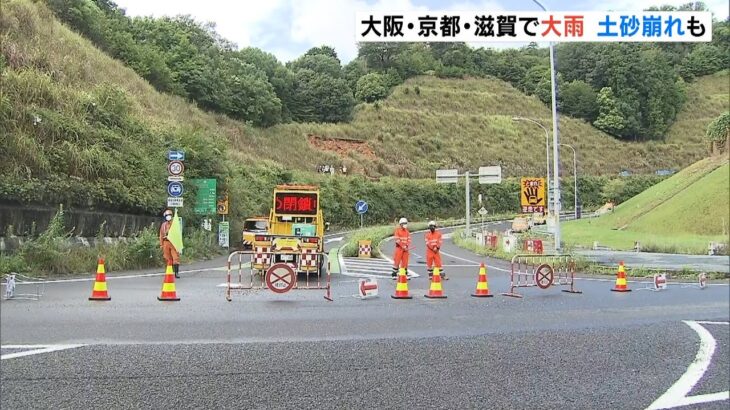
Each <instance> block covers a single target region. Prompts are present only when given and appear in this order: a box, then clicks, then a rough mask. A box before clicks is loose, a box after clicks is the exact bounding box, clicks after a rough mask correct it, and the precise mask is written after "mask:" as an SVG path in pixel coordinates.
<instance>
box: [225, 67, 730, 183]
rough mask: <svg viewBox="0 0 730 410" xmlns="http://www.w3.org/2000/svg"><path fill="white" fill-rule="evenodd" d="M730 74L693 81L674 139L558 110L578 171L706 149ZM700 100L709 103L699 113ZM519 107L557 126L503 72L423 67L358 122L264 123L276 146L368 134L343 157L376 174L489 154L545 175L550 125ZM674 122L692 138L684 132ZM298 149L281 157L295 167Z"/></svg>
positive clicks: (642, 163) (693, 157)
mask: <svg viewBox="0 0 730 410" xmlns="http://www.w3.org/2000/svg"><path fill="white" fill-rule="evenodd" d="M727 76H728V74H727V72H725V74H723V75H713V76H711V77H709V78H707V79H705V78H703V79H699V80H697V82H696V83H694V84H691V85H690V86H689V91H688V94H689V97H688V98H689V101H690V104H688V106H687V108H686V113H685V112H683V113H682V114H681V115H680V118H679V120H678V121H677V122H676V123H675V124H674V125H673V126H672V128H671V129H670V133H669V134H668V135H669V137H668V142H666V143H662V142H659V141H649V142H622V141H619V140H616V139H614V138H612V137H610V136H609V135H607V134H605V133H603V132H601V131H598V130H597V129H596V128H594V127H592V126H591V125H590V124H588V123H586V122H584V121H581V120H577V119H573V118H570V117H567V116H560V140H561V143H564V144H569V145H571V146H573V147H574V148H575V149H576V151H577V155H578V172H579V175H617V174H618V173H619V172H621V171H622V170H630V171H632V172H634V173H654V172H655V171H656V170H659V169H676V168H681V167H684V166H687V165H689V164H691V163H692V162H695V161H697V160H699V159H701V158H702V157H704V156H705V155H706V153H707V142H706V140H705V138H704V132H705V131H704V130H705V128H706V126H707V124H708V123H709V122H710V121H712V119H714V118H715V117H716V116H717V115H719V114H720V113H721V112H722V110H723V109H726V105H725V106H723V105H722V101H723V100H722V99H721V98H720V97H722V96H724V99H725V102H726V101H727V98H728V95H727V87H726V84H727V81H728V77H727ZM695 87H700V88H701V89H702V90H706V89H713V87H714V89H713V91H712V93H716V94H715V95H716V96H715V97H712V99H710V100H708V99H707V98H706V97H705V96H704V95H703V94H702V93H701V92H699V91H695ZM703 92H704V91H703ZM723 93H724V94H723ZM694 107H701V109H702V111H701V112H697V113H695V111H694ZM516 116H521V117H526V118H533V119H537V120H538V121H540V122H541V123H542V124H544V126H545V127H546V128H548V129H550V123H551V114H550V109H549V108H548V107H547V106H546V105H545V104H543V103H542V102H541V101H539V100H538V99H537V98H536V97H526V96H525V95H524V94H523V93H522V92H520V91H519V90H518V89H515V88H513V87H511V86H510V85H509V84H506V83H504V82H502V81H500V80H497V79H493V78H487V79H463V80H456V79H437V78H433V77H427V76H423V77H416V78H412V79H410V80H408V81H406V82H405V84H403V85H400V86H398V87H396V88H395V89H394V90H393V91H392V92H391V94H390V96H389V97H388V98H386V99H385V100H383V101H378V102H376V103H373V104H361V105H359V106H358V108H357V110H356V113H355V116H354V119H353V121H352V122H350V123H347V124H280V125H276V126H273V127H270V128H267V129H264V130H260V131H259V132H260V135H261V136H263V138H260V140H261V143H262V144H264V146H265V147H267V148H268V149H275V146H276V145H277V144H278V142H277V141H280V140H282V139H286V140H287V141H293V142H294V141H298V140H302V141H303V140H304V138H303V136H305V135H310V134H313V135H318V136H321V137H323V138H329V139H331V140H333V141H334V140H336V139H338V138H342V139H348V140H360V141H365V142H366V145H367V147H369V148H370V149H371V150H372V153H373V155H371V156H368V155H365V154H362V153H358V152H354V151H350V152H348V153H347V154H346V155H343V157H342V159H341V162H340V161H337V162H335V164H340V163H344V164H346V165H347V167H348V169H351V170H352V171H353V172H357V173H365V174H366V175H369V176H373V177H378V176H381V175H395V176H401V177H411V178H433V175H435V170H436V169H439V168H450V167H454V168H456V167H460V168H462V169H464V168H467V167H468V168H470V169H472V170H476V169H477V168H478V167H479V166H484V165H485V164H486V163H487V162H489V164H501V165H502V172H503V174H504V175H505V176H522V175H535V176H539V175H544V173H545V156H544V152H545V148H544V147H545V134H544V132H543V130H542V129H540V128H539V127H538V126H536V125H535V124H532V123H529V122H524V121H519V122H518V121H512V117H516ZM675 128H679V129H682V130H683V132H686V133H687V135H688V137H687V138H686V139H683V138H682V137H681V136H680V134H679V133H677V132H674V129H675ZM238 146H239V147H240V148H241V149H244V148H248V147H249V146H248V145H243V144H240V145H238ZM296 146H299V145H296ZM296 158H298V157H297V156H294V157H287V158H284V159H283V161H284V162H285V165H286V166H288V167H296V166H297V161H296ZM487 159H488V160H487ZM572 161H573V158H572V153H571V151H570V150H569V149H567V148H566V149H564V150H562V155H561V167H562V168H563V169H567V170H572V167H573V164H572Z"/></svg>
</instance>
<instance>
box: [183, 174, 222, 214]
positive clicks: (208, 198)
mask: <svg viewBox="0 0 730 410" xmlns="http://www.w3.org/2000/svg"><path fill="white" fill-rule="evenodd" d="M190 182H191V183H192V184H193V185H195V186H196V187H197V195H196V196H195V208H193V212H195V213H196V214H197V215H215V214H216V205H217V199H218V197H217V196H216V180H215V179H191V180H190Z"/></svg>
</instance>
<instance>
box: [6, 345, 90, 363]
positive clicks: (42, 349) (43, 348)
mask: <svg viewBox="0 0 730 410" xmlns="http://www.w3.org/2000/svg"><path fill="white" fill-rule="evenodd" d="M81 346H85V345H4V346H3V345H0V348H3V349H32V350H26V351H23V352H17V353H8V354H4V355H2V356H0V360H7V359H15V358H17V357H23V356H31V355H34V354H42V353H50V352H57V351H59V350H66V349H74V348H77V347H81Z"/></svg>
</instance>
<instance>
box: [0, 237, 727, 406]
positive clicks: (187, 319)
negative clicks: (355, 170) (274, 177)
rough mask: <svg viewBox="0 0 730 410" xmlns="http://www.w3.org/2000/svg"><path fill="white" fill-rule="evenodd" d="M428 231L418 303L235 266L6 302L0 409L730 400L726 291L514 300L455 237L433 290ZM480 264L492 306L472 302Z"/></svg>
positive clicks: (528, 292)
mask: <svg viewBox="0 0 730 410" xmlns="http://www.w3.org/2000/svg"><path fill="white" fill-rule="evenodd" d="M420 235H421V234H415V235H414V239H415V244H416V249H415V250H414V255H413V257H412V261H413V262H412V266H411V269H412V270H413V271H414V272H415V273H417V274H419V275H420V276H419V277H414V278H413V279H411V280H410V281H409V282H408V286H409V291H410V293H411V294H412V296H413V299H411V300H394V299H392V298H391V297H390V295H391V294H392V293H393V291H394V287H395V283H394V281H392V280H390V279H389V278H382V279H379V280H378V284H379V287H380V289H379V296H378V297H376V298H373V299H369V300H361V299H359V298H357V297H355V296H354V295H355V294H356V292H357V286H358V278H357V277H354V276H352V275H357V272H353V271H350V270H348V271H347V275H344V274H343V275H337V276H336V277H335V278H333V282H332V296H333V299H334V301H333V302H328V301H326V300H325V299H324V298H323V296H324V292H323V291H321V290H298V291H291V292H289V293H286V294H283V295H275V294H273V293H272V292H271V291H267V290H258V291H240V292H237V293H234V294H233V298H232V301H231V302H227V301H226V300H225V287H222V286H220V285H221V284H223V283H224V282H225V273H226V272H225V270H224V269H223V266H224V263H223V260H221V259H217V260H214V261H209V262H206V263H202V264H198V265H196V266H191V267H187V266H184V267H181V271H182V272H183V273H182V278H181V279H179V280H178V281H177V282H176V289H177V293H178V296H179V297H180V298H181V300H180V301H179V302H160V301H158V300H157V296H158V295H159V293H160V289H161V281H162V276H161V275H160V273H161V272H156V273H157V274H156V275H153V276H136V275H137V273H136V272H120V273H116V272H110V273H109V276H110V279H109V280H108V288H109V294H110V296H111V297H112V300H111V301H106V302H92V301H88V296H89V295H90V293H91V289H92V286H93V281H89V280H84V281H66V282H57V283H52V284H47V285H46V287H45V293H44V295H43V297H42V298H41V299H40V300H37V301H22V300H8V301H5V300H3V301H2V305H1V307H2V309H0V319H1V322H0V330H1V332H0V346H1V349H0V350H2V356H3V359H2V374H1V376H0V387H1V388H2V395H1V396H2V398H1V399H0V406H1V407H2V408H3V409H6V408H7V409H19V408H77V407H80V406H84V407H90V408H150V409H152V408H162V407H178V408H247V409H248V408H312V407H317V408H338V409H339V408H363V409H364V408H394V409H395V408H398V409H401V408H416V407H422V408H459V409H461V408H504V409H510V408H519V409H533V408H534V409H552V408H554V409H572V408H575V409H585V408H601V409H604V408H612V409H613V408H617V409H624V408H626V409H634V408H636V409H645V408H649V407H651V406H652V405H654V407H653V408H661V407H666V408H673V407H676V406H681V405H683V404H687V403H692V402H696V404H691V405H689V406H686V407H682V408H690V409H692V408H694V409H700V408H701V409H706V408H707V409H724V408H727V405H728V400H727V399H726V396H727V392H728V390H730V385H729V384H730V382H728V380H730V378H729V377H728V375H730V364H729V363H728V362H729V360H730V359H729V352H728V347H729V343H730V340H729V339H730V337H729V333H730V331H729V327H730V326H728V324H727V323H728V321H729V320H730V318H729V316H730V314H729V313H728V312H729V309H730V294H729V293H728V287H727V286H726V285H722V284H713V286H708V287H706V288H705V289H702V290H700V289H699V288H697V287H689V285H687V287H682V285H670V286H669V289H668V290H666V291H661V292H652V291H649V290H639V289H640V288H641V287H644V286H646V284H644V283H636V282H630V284H629V285H630V287H631V288H632V289H633V291H632V292H629V293H616V292H611V291H610V290H609V289H610V288H611V287H612V286H613V283H612V282H611V280H610V278H609V279H602V278H587V279H579V280H578V282H577V286H578V288H579V289H580V290H582V291H583V293H582V294H567V293H562V292H560V291H559V289H553V288H551V289H548V290H540V289H535V288H530V289H525V290H524V292H523V293H524V295H525V297H524V298H523V299H515V298H508V297H504V296H501V295H499V293H500V292H503V291H504V290H505V289H506V288H507V287H508V276H507V273H506V272H505V271H506V270H507V269H506V265H505V264H504V262H501V261H492V260H488V259H483V258H481V257H478V256H476V255H473V254H471V253H469V252H467V251H464V250H461V249H459V248H456V247H455V246H453V244H451V243H448V241H447V243H446V244H445V246H444V249H443V250H444V252H446V253H447V255H445V256H446V258H445V261H444V262H445V264H446V265H447V266H445V270H446V271H447V273H448V275H449V277H450V279H449V280H448V281H446V282H444V290H445V293H446V294H447V296H448V298H447V299H441V300H430V299H426V298H424V297H423V295H424V294H425V293H426V292H427V290H428V287H429V282H428V279H427V276H426V271H425V266H424V265H423V264H422V263H420V261H421V258H420V256H422V255H423V245H422V243H421V241H422V236H420ZM328 245H329V246H337V245H338V243H337V242H332V243H329V244H328ZM389 246H392V244H389V243H386V245H385V247H386V249H389ZM482 261H485V262H487V265H488V275H489V288H490V291H491V292H492V293H494V294H495V295H496V296H494V297H492V298H473V297H471V296H470V293H471V292H473V291H474V288H475V285H476V279H477V273H478V266H479V263H481V262H482ZM376 272H377V271H376ZM143 273H148V272H143ZM114 276H125V277H126V278H114ZM85 279H89V278H85ZM588 279H591V280H588ZM92 280H93V279H92ZM667 406H668V407H667Z"/></svg>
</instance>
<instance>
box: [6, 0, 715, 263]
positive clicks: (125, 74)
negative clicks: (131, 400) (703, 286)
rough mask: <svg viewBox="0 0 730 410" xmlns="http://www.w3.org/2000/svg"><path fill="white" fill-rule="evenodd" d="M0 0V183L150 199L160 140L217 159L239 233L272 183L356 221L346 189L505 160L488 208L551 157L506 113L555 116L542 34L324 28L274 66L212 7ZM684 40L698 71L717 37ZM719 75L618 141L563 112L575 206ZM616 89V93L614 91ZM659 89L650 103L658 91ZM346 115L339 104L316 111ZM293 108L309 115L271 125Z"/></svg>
mask: <svg viewBox="0 0 730 410" xmlns="http://www.w3.org/2000/svg"><path fill="white" fill-rule="evenodd" d="M0 1H2V10H3V13H2V14H1V15H0V42H1V43H2V44H3V47H2V55H0V80H1V84H2V87H1V88H0V146H2V147H3V149H2V150H0V174H1V175H2V176H3V178H2V179H1V180H0V199H2V200H4V201H12V202H16V203H21V204H27V203H41V204H59V203H62V204H64V206H66V207H78V208H85V209H92V210H93V209H103V210H110V211H120V212H127V213H144V214H158V213H159V212H160V211H161V210H162V208H163V205H164V203H165V201H164V198H165V197H166V192H165V189H164V180H165V175H166V172H165V165H166V159H165V155H164V154H165V152H166V151H167V150H168V149H170V148H176V149H183V150H185V152H186V162H185V165H186V172H185V177H186V179H190V178H216V179H217V180H218V187H219V193H223V192H224V191H227V192H228V193H229V197H230V199H231V202H230V215H229V218H230V220H231V221H232V224H233V225H232V227H231V237H232V241H233V242H234V243H235V241H236V240H237V238H238V236H239V234H238V232H240V230H241V226H240V224H241V223H242V220H243V219H244V217H246V216H251V215H257V214H266V213H267V212H268V207H269V204H270V203H271V193H272V190H273V187H274V186H275V185H276V184H280V183H292V182H296V183H310V182H311V183H318V184H320V185H321V186H322V195H323V200H322V204H323V207H324V211H325V218H326V219H327V220H328V221H330V222H331V223H332V224H333V225H335V226H353V225H356V224H357V223H358V217H357V215H356V214H355V213H354V212H353V209H352V207H353V204H354V203H355V201H356V200H357V199H365V200H367V201H368V202H370V204H371V209H370V211H369V213H368V214H367V216H366V223H368V224H387V223H390V222H391V221H393V220H394V219H395V218H398V217H400V216H402V215H405V216H407V217H408V218H409V219H414V220H428V219H432V218H439V219H443V218H450V217H459V216H461V214H462V212H463V211H462V210H463V207H464V199H463V185H462V184H459V185H442V184H436V183H435V182H434V180H433V179H434V178H433V176H434V171H435V169H437V168H444V167H448V168H451V167H459V168H461V169H466V168H469V169H471V170H476V168H477V167H479V166H482V165H492V164H500V165H502V168H503V175H504V176H505V180H504V182H503V183H502V184H499V185H476V184H473V185H472V192H473V195H474V197H473V198H472V200H473V203H476V201H475V199H476V195H478V194H479V193H482V194H484V195H485V197H486V201H487V202H486V206H487V208H488V209H489V211H490V213H495V212H496V213H502V212H513V211H515V210H516V209H517V202H518V196H517V192H518V190H517V179H516V177H519V176H523V175H538V176H539V175H542V173H543V172H544V171H543V170H544V157H543V156H542V154H541V153H542V152H544V145H543V141H544V139H543V138H544V137H543V134H542V130H541V129H539V128H538V127H536V126H534V125H533V124H529V123H524V122H513V121H512V120H511V117H513V116H525V117H529V118H535V119H538V120H540V121H541V122H542V123H543V124H545V125H546V126H547V127H548V128H550V127H549V123H550V110H549V109H548V107H547V106H546V105H545V104H544V102H543V101H541V100H540V99H541V98H542V99H543V100H544V96H545V89H546V88H545V87H546V84H547V85H549V83H546V82H545V77H544V75H545V70H544V64H545V61H546V59H547V50H545V49H537V48H536V47H533V46H530V47H526V48H525V49H523V50H506V51H499V52H498V51H491V50H483V49H482V50H472V49H469V48H468V47H466V48H465V46H464V45H459V44H430V45H429V44H400V45H396V44H368V45H363V48H362V49H361V50H360V57H359V58H358V59H356V60H355V61H353V62H351V63H349V64H347V65H346V66H344V67H342V66H341V64H340V61H339V60H338V58H337V55H336V53H334V50H333V49H331V48H330V47H327V46H322V47H316V48H313V49H311V50H309V51H308V52H307V53H306V54H305V55H303V56H302V57H300V58H298V59H296V60H295V61H292V62H289V63H287V64H286V65H284V64H281V63H280V62H278V61H276V59H275V58H274V57H273V56H272V55H271V54H268V53H265V52H263V51H261V50H258V49H254V48H247V49H243V50H236V49H235V47H234V46H233V45H231V44H229V43H227V42H226V41H225V40H223V39H221V38H219V37H217V35H216V34H215V32H214V31H213V30H212V28H211V27H210V26H206V25H202V24H200V23H197V22H195V21H193V20H191V19H190V18H186V17H177V18H161V19H152V18H139V19H130V18H128V17H126V16H124V15H123V13H122V12H121V11H120V10H119V9H118V8H116V6H115V5H114V4H113V3H111V2H107V1H91V0H47V1H45V2H44V1H37V2H36V1H30V0H0ZM54 13H55V14H54ZM58 19H61V20H62V21H64V24H62V23H60V22H59V20H58ZM724 24H725V23H719V24H718V27H725V26H724ZM69 27H71V28H72V29H73V30H76V32H73V31H71V29H69ZM77 33H81V34H77ZM715 37H717V38H721V37H718V36H715ZM710 45H712V46H714V47H720V46H721V44H715V43H712V44H710ZM97 47H98V48H97ZM631 47H634V46H633V45H632V46H631ZM636 47H638V48H637V50H638V51H637V50H633V49H632V50H633V51H632V52H634V51H635V52H636V53H637V54H638V55H639V56H644V55H645V54H646V53H648V54H646V55H651V53H656V52H658V51H657V50H654V49H651V47H652V46H650V45H641V46H639V45H636ZM647 47H648V49H647ZM694 47H695V46H694V45H688V46H687V48H685V49H682V50H674V51H672V50H668V51H667V50H664V51H662V53H668V54H667V55H670V56H673V57H672V58H670V59H669V60H670V61H671V63H672V64H670V66H671V67H674V68H676V67H678V65H677V64H680V65H681V64H682V61H684V59H685V57H686V56H687V55H689V54H687V53H692V52H693V51H692V50H694ZM100 49H101V50H103V52H102V51H100ZM697 53H698V55H697V57H692V58H694V59H695V60H696V61H695V62H693V64H695V65H697V64H699V65H698V67H704V68H701V69H697V70H695V71H693V72H696V73H711V72H712V70H713V68H712V67H714V66H713V65H712V64H710V65H707V66H705V63H703V61H710V62H712V61H715V60H714V57H712V55H714V54H712V53H707V50H705V51H703V53H704V54H702V53H700V52H697ZM612 55H613V57H612V58H616V55H615V53H614V54H612ZM662 56H664V57H661V56H658V57H656V58H666V55H664V54H662ZM707 56H710V57H712V58H705V57H707ZM594 57H595V56H594ZM700 57H703V58H700ZM565 58H566V64H563V63H561V67H563V68H565V69H566V70H568V69H569V68H570V67H571V65H570V64H568V62H569V61H574V60H571V59H570V58H569V57H565ZM642 58H644V57H642ZM591 61H593V60H591ZM611 61H613V60H611ZM642 61H645V60H642ZM605 63H606V64H607V63H608V60H606V62H605ZM700 63H701V64H700ZM124 64H126V66H125V65H124ZM713 64H714V63H713ZM535 67H537V68H535ZM708 67H709V68H708ZM573 69H575V67H573ZM644 74H645V75H646V76H647V84H649V83H651V84H655V82H656V81H660V82H661V81H664V80H662V79H667V78H670V77H671V79H672V81H674V77H673V75H671V73H668V72H666V70H664V69H663V68H662V69H658V70H657V71H651V72H644ZM561 75H563V76H564V77H565V81H567V82H566V83H565V85H564V86H563V85H561V87H566V88H564V89H561V95H564V96H565V98H564V99H563V100H561V101H560V104H561V107H562V108H561V110H562V109H564V110H565V112H569V113H571V114H573V115H576V116H579V117H586V118H588V117H590V116H598V115H600V111H601V106H600V104H598V103H597V99H598V97H599V95H600V90H599V89H597V88H596V87H598V85H597V84H594V83H592V82H591V81H588V78H587V76H589V73H587V72H586V73H582V74H581V73H572V74H569V73H568V72H567V71H566V72H564V73H562V74H561ZM616 75H618V71H617V72H616V73H611V74H607V76H605V82H606V83H607V84H608V85H609V86H610V84H613V83H614V82H616V81H618V80H617V79H616V78H614V77H615V76H616ZM727 76H728V73H727V71H724V72H720V73H715V74H711V75H709V76H707V77H699V78H697V79H696V80H693V81H692V82H688V83H687V85H686V87H687V99H688V103H687V105H686V108H685V109H684V111H682V112H680V114H679V116H678V117H677V121H676V122H675V123H674V124H673V125H672V126H671V128H670V130H669V132H668V134H667V142H666V143H662V142H659V141H649V142H626V141H618V140H616V139H614V138H612V137H611V136H609V135H608V134H605V133H603V132H601V131H598V130H596V129H595V128H594V127H593V126H591V125H590V124H589V123H587V122H585V121H583V120H579V119H574V118H570V117H567V116H564V115H563V116H561V117H560V127H561V128H560V129H561V142H563V143H569V144H571V145H573V146H574V147H575V148H576V149H577V150H578V166H579V173H580V175H581V177H580V179H579V187H580V190H581V202H582V203H583V205H584V207H585V208H591V207H597V206H599V205H601V204H602V203H603V202H604V201H605V200H606V199H615V200H617V201H621V200H624V199H626V198H628V197H630V196H632V195H634V194H635V193H637V192H638V190H640V189H643V188H645V187H648V186H650V185H652V184H653V183H656V182H657V181H659V180H661V179H662V178H661V177H656V176H653V175H652V176H641V177H632V178H625V179H623V178H616V177H614V178H609V177H607V176H600V175H614V176H615V175H616V174H617V173H618V172H619V171H620V170H622V169H629V170H632V171H634V172H637V173H653V172H654V171H655V170H656V169H658V168H672V167H677V166H683V165H686V164H688V161H690V160H695V159H698V158H699V157H702V156H703V155H704V153H705V152H706V144H707V141H706V140H705V139H704V133H705V129H706V127H707V124H708V123H709V122H710V121H712V120H713V119H714V118H716V117H717V116H718V115H720V114H721V113H722V112H724V111H726V110H727V106H726V104H725V103H726V101H727V93H726V92H725V91H726V89H727V88H726V84H727ZM439 77H441V78H439ZM461 77H464V78H461ZM475 77H480V78H475ZM535 79H537V81H534V80H535ZM568 80H569V81H568ZM650 80H651V81H650ZM505 81H508V82H509V83H506V82H505ZM602 81H603V80H602ZM652 81H653V82H652ZM667 81H668V80H667ZM671 84H674V85H676V82H671ZM599 85H600V84H599ZM668 89H670V91H671V89H673V86H668ZM160 91H161V92H160ZM523 91H524V92H527V93H530V94H534V95H533V96H529V97H526V96H525V94H524V93H523ZM645 91H646V90H645ZM612 92H613V98H614V99H615V98H617V97H616V96H617V95H619V94H620V93H617V92H616V90H613V91H612ZM642 92H643V91H642ZM605 93H608V92H604V94H605ZM386 95H387V97H386ZM661 95H662V97H661V98H662V101H658V102H657V104H659V103H662V104H663V103H666V101H664V99H665V98H668V97H667V96H666V95H664V94H661ZM384 97H385V98H384ZM639 97H641V96H639ZM639 97H637V98H639ZM642 98H643V97H641V98H639V99H638V101H639V105H641V104H644V102H642V101H644V100H642ZM594 100H595V101H594ZM190 101H192V102H194V103H195V104H197V106H195V105H193V104H191V103H190ZM356 101H364V102H363V103H361V104H359V105H355V102H356ZM368 101H372V102H368ZM619 102H620V101H619ZM660 105H661V104H660ZM618 106H620V104H618ZM198 107H200V108H198ZM662 107H665V106H664V105H662ZM641 109H643V108H641ZM204 110H207V111H209V112H205V111H204ZM660 111H661V112H660V113H658V114H657V115H658V116H659V117H661V118H662V121H659V122H658V123H657V124H660V123H661V124H669V123H671V120H670V118H669V117H667V115H669V114H668V111H667V112H665V111H664V108H662V109H661V110H660ZM670 111H671V110H670ZM604 112H605V107H604ZM609 113H610V110H609ZM622 115H623V114H622ZM351 117H352V118H353V119H352V121H351V122H350V123H340V124H322V123H320V122H325V121H343V120H347V119H349V118H351ZM659 117H656V118H659ZM239 120H240V121H239ZM288 121H310V122H301V123H298V122H295V123H288V124H281V122H288ZM272 124H276V125H273V126H270V125H272ZM650 125H651V124H649V125H646V124H641V123H640V124H639V125H637V126H638V127H648V126H650ZM257 126H261V127H266V126H269V127H268V128H257ZM675 130H681V131H675ZM642 132H643V131H642ZM309 135H318V136H322V137H323V138H324V139H325V140H326V141H327V142H334V143H336V142H338V141H337V139H338V138H342V139H348V140H355V141H363V142H364V144H362V145H363V146H364V149H363V150H362V151H360V150H349V151H348V150H331V151H328V150H327V149H322V148H319V147H316V146H314V145H312V144H311V143H310V141H309V140H308V137H309ZM685 135H686V137H685ZM647 136H649V135H647ZM647 136H643V135H638V136H637V139H638V140H642V139H645V137H647ZM561 160H562V163H561V167H562V168H563V169H568V170H569V169H572V158H570V155H567V152H565V151H564V153H563V155H562V156H561ZM322 164H331V165H335V166H340V165H346V166H347V168H348V175H347V176H341V175H337V176H334V177H329V176H327V177H325V176H323V175H320V174H314V173H313V171H314V170H315V169H316V168H317V166H318V165H322ZM399 177H401V178H399ZM411 178H412V179H411ZM191 187H192V186H191V185H186V192H185V203H186V207H185V208H184V209H182V216H183V217H184V218H185V220H186V226H188V227H195V226H198V225H199V222H200V218H201V217H200V216H197V215H193V214H192V205H193V198H194V196H195V192H194V190H193V189H190V188H191ZM562 187H564V189H565V191H564V200H565V203H566V204H569V203H572V198H573V196H572V176H570V175H564V179H563V182H562ZM188 204H189V205H188ZM214 230H215V227H214ZM193 234H196V233H195V229H191V230H190V235H193ZM196 235H197V234H196ZM201 235H202V233H201ZM192 237H193V236H191V238H192ZM135 258H136V257H132V256H130V257H128V258H127V259H131V260H134V259H135ZM121 259H122V260H124V259H125V258H121ZM68 269H70V270H74V269H75V268H73V267H69V268H68ZM58 270H59V271H60V270H62V269H60V268H59V269H58Z"/></svg>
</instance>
